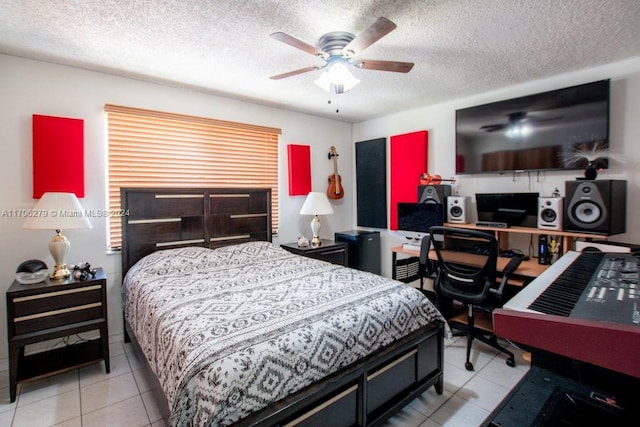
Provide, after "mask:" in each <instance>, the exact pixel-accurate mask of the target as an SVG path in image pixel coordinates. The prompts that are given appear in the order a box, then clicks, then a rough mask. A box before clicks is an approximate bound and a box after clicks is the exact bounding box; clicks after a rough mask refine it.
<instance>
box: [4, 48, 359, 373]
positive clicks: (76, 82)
mask: <svg viewBox="0 0 640 427" xmlns="http://www.w3.org/2000/svg"><path fill="white" fill-rule="evenodd" d="M310 90H313V88H310ZM106 103H109V104H116V105H124V106H130V107H139V108H147V109H152V110H160V111H167V112H175V113H182V114H192V115H198V116H204V117H212V118H216V119H223V120H231V121H238V122H245V123H252V124H257V125H264V126H270V127H277V128H281V129H282V136H281V137H280V148H279V165H280V176H279V183H280V184H279V186H280V187H279V192H280V234H279V236H277V237H275V238H274V242H276V243H287V242H292V241H295V240H296V239H297V238H298V236H300V235H305V236H307V237H308V238H310V237H311V231H310V228H309V223H310V221H311V217H306V216H305V217H301V216H300V215H299V214H298V212H299V210H300V207H301V206H302V203H303V201H304V197H303V196H296V197H290V196H289V195H288V194H289V193H288V172H287V150H286V146H287V144H304V145H310V146H311V161H312V167H311V170H312V190H315V191H326V189H327V179H328V176H329V175H330V174H331V173H332V172H333V162H332V161H330V160H329V159H328V158H327V153H328V152H329V147H330V146H332V145H333V146H335V147H336V149H337V151H338V153H339V154H340V157H339V158H340V170H339V172H340V173H341V175H342V177H343V182H344V187H345V193H346V194H348V193H349V192H350V191H351V188H349V184H350V183H351V182H352V181H353V179H352V176H351V171H350V170H349V168H346V167H343V165H350V164H351V162H352V149H351V145H352V142H351V125H350V124H348V123H344V122H340V121H336V120H328V119H324V118H319V117H315V116H310V115H305V114H299V113H295V112H291V111H286V110H282V109H276V108H270V107H266V106H262V105H257V104H252V103H248V102H241V101H236V100H230V99H227V98H222V97H218V96H213V95H209V94H203V93H199V92H196V91H194V90H188V89H183V88H174V87H169V86H163V85H158V84H153V83H148V82H144V81H139V80H133V79H127V78H122V77H116V76H113V75H108V74H102V73H97V72H92V71H87V70H81V69H77V68H72V67H65V66H59V65H53V64H49V63H45V62H38V61H31V60H27V59H22V58H17V57H13V56H7V55H0V144H1V146H2V156H3V158H4V161H3V162H2V168H0V176H1V177H2V178H1V180H2V189H1V190H0V191H1V194H2V197H0V213H1V212H2V211H4V210H10V209H23V208H24V209H28V208H32V207H33V206H35V202H36V201H35V200H34V199H32V183H33V181H32V162H31V155H32V150H31V143H32V131H31V117H32V115H33V114H44V115H51V116H58V117H72V118H79V119H83V120H84V132H85V134H84V135H85V138H84V149H85V194H86V197H85V198H83V199H81V203H82V205H83V207H84V208H85V209H104V208H105V207H106V188H105V186H106V183H105V182H106V181H105V176H106V149H107V147H106V137H105V134H106V128H105V119H104V114H103V109H104V105H105V104H106ZM52 161H57V162H59V163H60V167H65V153H60V157H59V158H58V159H52ZM333 207H334V211H335V214H334V215H331V216H327V217H324V218H322V224H323V228H322V230H321V233H320V234H321V237H323V238H332V237H333V233H334V232H335V231H341V230H348V229H351V224H352V223H351V218H352V205H351V199H349V198H346V197H345V199H342V200H339V201H336V202H333ZM90 221H91V223H92V225H93V229H91V230H69V231H66V232H65V233H64V234H65V235H66V236H67V237H68V238H69V240H70V242H71V250H70V253H69V257H68V262H69V263H79V262H82V261H89V262H91V264H92V265H93V266H95V267H103V268H104V270H105V272H106V273H107V277H108V303H109V328H110V330H109V332H110V335H111V339H112V340H115V339H121V337H122V309H121V297H120V284H121V268H120V256H119V254H107V252H106V232H105V227H106V221H105V220H104V219H98V218H91V219H90ZM23 222H24V219H23V218H11V217H7V216H6V215H5V216H0V250H1V252H2V257H0V290H2V291H3V293H4V291H6V290H7V289H8V288H9V286H10V285H11V283H12V281H13V278H14V276H15V270H16V267H17V266H18V264H20V263H21V262H22V261H24V260H26V259H33V258H36V259H42V260H44V261H45V262H46V263H47V265H48V266H49V267H53V259H52V258H51V255H50V254H49V251H48V249H47V245H48V242H49V240H50V239H51V237H52V236H53V233H54V232H53V230H52V231H51V232H49V231H33V230H23V229H22V228H21V226H22V223H23ZM5 312H6V305H5V304H0V319H5V318H6V317H5V316H6V313H5ZM6 342H7V330H6V322H5V321H4V320H2V321H1V322H0V369H1V368H3V367H5V366H6V358H7V346H6ZM3 361H4V363H2V362H3Z"/></svg>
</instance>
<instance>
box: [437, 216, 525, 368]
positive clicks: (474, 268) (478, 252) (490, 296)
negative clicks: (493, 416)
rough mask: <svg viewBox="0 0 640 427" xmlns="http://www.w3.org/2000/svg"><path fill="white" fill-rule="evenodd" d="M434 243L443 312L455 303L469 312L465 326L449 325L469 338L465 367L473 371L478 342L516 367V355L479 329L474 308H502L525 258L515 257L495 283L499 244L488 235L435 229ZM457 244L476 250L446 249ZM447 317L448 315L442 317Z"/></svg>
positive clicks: (458, 322) (453, 322) (453, 321)
mask: <svg viewBox="0 0 640 427" xmlns="http://www.w3.org/2000/svg"><path fill="white" fill-rule="evenodd" d="M430 237H431V243H432V245H433V247H434V249H435V251H436V254H437V257H438V271H437V275H436V281H435V285H434V288H435V291H436V295H437V298H438V301H439V302H442V303H441V304H440V305H439V307H440V308H441V311H448V308H449V306H450V305H449V304H448V303H451V302H453V301H454V300H455V301H458V302H460V303H462V305H463V306H464V308H465V309H466V312H467V315H466V319H465V320H466V322H465V321H464V320H462V319H460V318H459V316H457V317H454V318H449V324H450V325H451V326H452V327H453V328H455V329H461V330H463V331H464V332H465V333H466V336H467V359H466V362H465V365H464V367H465V368H466V369H467V370H468V371H472V370H473V364H472V363H471V362H470V360H469V358H470V355H471V345H472V343H473V340H474V339H476V338H477V339H478V340H480V341H482V342H484V343H486V344H488V345H490V346H492V347H493V348H495V349H497V350H500V351H501V352H503V353H505V354H506V355H507V356H508V358H507V365H509V366H515V359H514V356H513V353H511V352H510V351H509V350H507V349H506V348H504V347H503V346H502V345H500V344H499V343H498V340H497V338H496V336H495V335H494V334H493V332H492V331H488V330H484V329H479V328H477V327H476V324H475V320H474V313H473V307H474V306H476V307H478V308H484V309H485V310H489V311H490V310H492V309H494V308H498V307H501V306H502V304H503V301H502V292H503V290H504V287H505V285H506V283H507V280H508V278H509V275H510V274H512V273H513V271H515V269H516V268H517V267H518V265H519V264H520V262H521V261H522V257H517V256H515V257H513V258H511V261H510V262H509V263H508V265H507V267H505V269H504V271H503V277H502V281H501V282H500V283H499V284H498V283H496V264H497V261H498V242H497V240H496V238H495V237H494V236H493V235H491V234H488V233H484V232H482V231H477V230H467V229H460V228H453V227H443V226H436V227H431V229H430ZM456 241H458V242H460V243H461V244H462V243H466V244H467V245H468V244H469V242H471V244H472V245H473V246H471V249H470V250H469V251H467V252H460V251H455V250H447V245H450V247H454V246H455V245H456V243H455V242H456ZM443 314H444V315H445V317H447V316H448V313H446V312H444V313H443Z"/></svg>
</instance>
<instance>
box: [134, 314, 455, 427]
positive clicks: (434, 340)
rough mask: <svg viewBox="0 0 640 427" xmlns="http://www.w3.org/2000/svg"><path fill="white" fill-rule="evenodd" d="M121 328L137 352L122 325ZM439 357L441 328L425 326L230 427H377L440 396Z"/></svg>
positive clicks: (163, 402)
mask: <svg viewBox="0 0 640 427" xmlns="http://www.w3.org/2000/svg"><path fill="white" fill-rule="evenodd" d="M125 328H126V330H127V333H128V335H129V337H130V338H131V340H132V342H133V345H134V347H135V348H136V351H138V352H139V351H140V349H139V347H138V343H137V340H136V338H135V335H134V334H133V333H132V330H131V328H130V327H129V324H128V323H126V322H125ZM443 355H444V327H443V325H433V326H426V327H424V328H422V329H420V330H418V331H416V332H414V333H412V334H410V335H408V336H406V337H404V338H402V339H401V340H398V341H396V342H394V343H393V344H391V345H389V346H387V347H385V348H384V349H381V350H379V351H378V352H376V353H374V354H371V355H370V356H368V357H366V358H365V359H362V360H361V361H358V362H356V363H354V364H352V365H350V366H347V367H345V368H344V369H342V370H340V371H338V372H336V373H335V374H333V375H331V376H329V377H326V378H324V379H322V380H320V381H318V382H316V383H313V384H311V385H309V386H308V387H306V388H304V389H302V390H300V391H299V392H297V393H295V394H293V395H291V396H289V397H287V398H285V399H282V400H280V401H278V402H275V403H274V404H272V405H270V406H268V407H266V408H264V409H262V410H260V411H258V412H255V413H253V414H251V415H249V416H248V417H246V418H244V419H242V420H240V421H238V422H237V423H235V424H234V426H273V425H278V426H293V425H301V426H325V425H327V420H331V425H332V426H354V425H357V426H375V425H380V424H382V423H383V422H384V421H385V420H387V419H388V418H389V417H390V416H392V415H393V414H395V413H396V412H398V411H399V410H400V409H402V408H403V407H404V406H405V405H407V404H408V403H409V402H411V401H412V400H413V399H415V398H416V397H418V396H419V395H420V394H422V393H423V392H424V391H425V390H427V389H428V388H429V387H431V386H435V389H436V392H437V393H438V394H442V392H443V384H444V383H443V369H442V366H443ZM141 358H142V359H143V360H144V357H143V356H141ZM146 368H147V369H146V371H147V372H148V373H149V374H150V375H151V376H152V375H153V374H152V373H151V370H150V369H149V367H148V366H147V367H146ZM148 380H149V381H150V384H153V388H154V393H155V394H156V401H157V403H158V405H159V406H161V410H162V412H163V415H164V416H168V414H169V408H168V405H167V400H166V398H165V397H164V395H163V394H162V390H161V388H160V385H159V382H158V380H157V379H156V378H155V377H152V378H148Z"/></svg>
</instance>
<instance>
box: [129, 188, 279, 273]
mask: <svg viewBox="0 0 640 427" xmlns="http://www.w3.org/2000/svg"><path fill="white" fill-rule="evenodd" d="M120 197H121V204H122V209H123V210H124V211H125V212H127V213H128V216H124V217H123V218H122V277H123V278H124V276H125V274H127V271H129V268H130V267H131V266H133V265H134V264H135V263H136V262H137V261H138V260H139V259H140V258H142V257H144V256H146V255H148V254H150V253H152V252H155V251H157V250H161V249H169V248H178V247H184V246H204V247H208V248H216V247H220V246H227V245H232V244H236V243H242V242H248V241H251V240H266V241H269V242H270V241H271V189H269V188H121V189H120Z"/></svg>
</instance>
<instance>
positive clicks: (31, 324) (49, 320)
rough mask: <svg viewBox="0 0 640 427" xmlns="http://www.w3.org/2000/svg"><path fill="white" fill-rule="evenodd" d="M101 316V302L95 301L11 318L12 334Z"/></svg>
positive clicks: (36, 330)
mask: <svg viewBox="0 0 640 427" xmlns="http://www.w3.org/2000/svg"><path fill="white" fill-rule="evenodd" d="M102 317H103V314H102V303H100V302H96V303H91V304H85V305H78V306H73V307H67V308H63V309H60V310H51V311H44V312H41V313H37V314H31V315H28V316H23V317H16V318H15V319H13V330H14V335H24V334H28V333H31V332H39V331H42V330H43V329H52V328H57V327H59V326H64V325H69V324H70V323H78V322H84V321H86V320H93V319H100V318H102Z"/></svg>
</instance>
